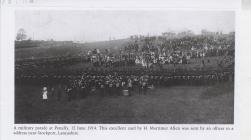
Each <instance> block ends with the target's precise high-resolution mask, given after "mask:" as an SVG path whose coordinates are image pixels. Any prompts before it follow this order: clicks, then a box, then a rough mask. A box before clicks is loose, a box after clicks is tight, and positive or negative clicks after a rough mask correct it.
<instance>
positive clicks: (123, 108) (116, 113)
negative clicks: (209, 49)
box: [15, 82, 234, 124]
mask: <svg viewBox="0 0 251 140" xmlns="http://www.w3.org/2000/svg"><path fill="white" fill-rule="evenodd" d="M15 123H28V124H29V123H32V124H36V123H57V124H58V123H66V124H69V123H73V124H74V123H78V124H232V123H234V84H233V82H225V83H219V84H216V85H213V86H169V87H155V88H154V89H149V90H148V91H147V94H146V95H142V94H138V93H137V91H134V94H133V95H132V96H122V95H119V96H109V95H108V96H100V94H99V92H98V91H94V92H92V94H91V95H89V96H87V97H86V98H83V99H76V100H72V101H67V100H61V101H57V100H55V99H53V98H50V97H49V99H48V102H43V101H42V100H41V87H36V86H30V85H28V86H25V85H16V88H15Z"/></svg>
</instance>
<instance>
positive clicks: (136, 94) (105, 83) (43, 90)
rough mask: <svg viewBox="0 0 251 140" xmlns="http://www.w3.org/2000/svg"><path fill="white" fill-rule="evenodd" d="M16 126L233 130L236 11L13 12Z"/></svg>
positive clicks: (101, 10) (100, 10) (102, 10)
mask: <svg viewBox="0 0 251 140" xmlns="http://www.w3.org/2000/svg"><path fill="white" fill-rule="evenodd" d="M13 38H14V40H13V41H14V53H15V84H14V86H15V89H14V90H15V91H14V94H15V95H14V103H15V106H14V114H13V115H14V122H15V124H234V81H235V80H234V79H235V12H234V11H231V10H214V11H213V10H212V11H211V10H179V9H175V10H161V9H153V10H143V9H142V10H140V9H139V10H129V9H128V10H105V9H96V10H94V9H92V10H16V11H15V37H13Z"/></svg>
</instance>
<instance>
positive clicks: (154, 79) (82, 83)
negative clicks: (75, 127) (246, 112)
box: [43, 71, 234, 101]
mask: <svg viewBox="0 0 251 140" xmlns="http://www.w3.org/2000/svg"><path fill="white" fill-rule="evenodd" d="M64 77H65V78H64ZM48 78H50V77H48ZM56 78H57V82H56V83H51V85H49V84H48V83H44V84H43V85H44V86H45V87H46V88H47V89H48V90H47V92H48V93H51V94H52V95H53V96H54V97H55V98H57V99H58V100H61V99H63V98H67V100H68V101H71V100H74V99H80V98H85V97H87V96H89V95H92V94H99V95H100V96H102V97H104V96H121V95H129V96H133V95H134V94H142V95H146V94H147V91H148V89H153V88H154V87H168V86H177V85H187V86H189V85H191V86H196V85H197V86H200V85H214V84H216V83H219V82H226V81H233V80H234V73H233V72H227V71H225V72H215V73H208V74H192V75H191V74H183V75H168V74H163V75H160V74H159V75H146V74H144V75H133V74H131V75H121V74H118V73H114V74H98V73H84V74H82V75H78V76H69V77H67V76H60V77H59V76H57V77H56ZM63 78H64V79H63ZM54 79H55V77H54ZM62 79H63V80H64V82H62ZM60 80H61V82H58V81H60ZM49 87H51V88H49ZM50 89H51V91H49V90H50ZM43 97H44V95H43Z"/></svg>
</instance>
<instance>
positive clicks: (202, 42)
mask: <svg viewBox="0 0 251 140" xmlns="http://www.w3.org/2000/svg"><path fill="white" fill-rule="evenodd" d="M214 56H234V34H231V33H230V34H227V35H218V36H212V35H211V36H210V35H206V36H205V35H193V36H184V37H176V38H171V39H170V38H165V37H163V36H160V37H157V36H153V37H147V36H146V37H140V38H134V39H132V40H131V41H130V42H129V43H128V44H127V45H125V46H124V48H122V49H121V50H119V53H117V54H116V55H113V54H111V53H109V51H104V52H101V51H100V50H99V49H94V50H92V51H88V57H89V59H90V62H92V63H93V64H94V65H95V64H99V66H100V65H102V64H105V65H106V64H114V63H117V62H118V61H119V62H123V63H124V64H127V63H126V62H128V64H141V65H142V66H144V67H149V66H150V65H153V64H187V63H188V62H189V60H190V59H191V58H195V59H197V58H205V57H214Z"/></svg>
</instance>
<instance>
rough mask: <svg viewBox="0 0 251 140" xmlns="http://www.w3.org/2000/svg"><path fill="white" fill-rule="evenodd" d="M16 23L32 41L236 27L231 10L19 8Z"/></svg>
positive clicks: (89, 40) (225, 31)
mask: <svg viewBox="0 0 251 140" xmlns="http://www.w3.org/2000/svg"><path fill="white" fill-rule="evenodd" d="M15 23H16V24H15V25H16V32H17V31H18V30H19V29H20V28H23V29H24V30H25V31H26V34H27V35H28V37H30V38H32V39H35V40H48V39H53V40H59V41H63V40H72V41H81V42H93V41H104V40H109V38H110V37H111V38H112V39H113V38H115V39H121V38H128V37H129V36H130V35H147V34H150V35H159V34H161V33H163V32H167V31H173V32H180V31H184V30H192V31H193V32H195V33H200V31H201V30H202V29H206V30H209V31H221V32H223V33H228V32H231V31H234V29H235V16H234V12H233V11H191V10H189V11H184V10H162V11H161V10H147V11H143V10H128V11H122V10H119V11H118V10H117V11H115V10H96V11H95V10H89V11H88V10H82V11H72V10H68V11H67V10H65V11H62V10H18V11H16V16H15Z"/></svg>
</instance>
